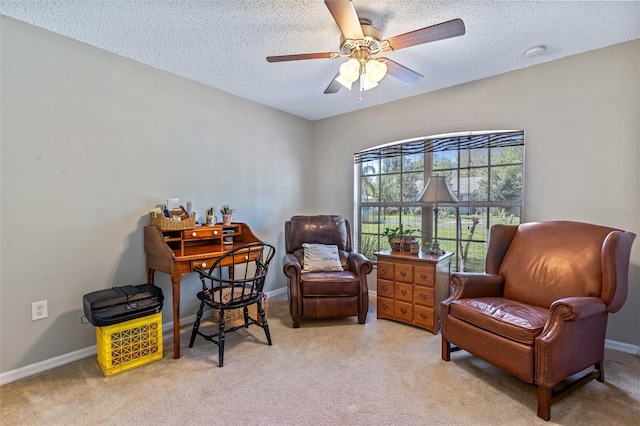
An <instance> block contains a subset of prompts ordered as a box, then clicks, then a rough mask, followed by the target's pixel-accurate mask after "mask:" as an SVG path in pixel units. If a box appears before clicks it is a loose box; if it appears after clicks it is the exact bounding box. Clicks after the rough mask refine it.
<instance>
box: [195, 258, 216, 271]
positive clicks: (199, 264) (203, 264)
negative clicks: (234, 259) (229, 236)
mask: <svg viewBox="0 0 640 426" xmlns="http://www.w3.org/2000/svg"><path fill="white" fill-rule="evenodd" d="M215 261H216V258H215V257H214V258H212V259H202V260H194V261H192V262H191V270H192V271H193V270H194V269H195V268H200V269H204V270H205V271H208V270H209V268H211V265H213V262H215Z"/></svg>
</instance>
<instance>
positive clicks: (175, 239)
mask: <svg viewBox="0 0 640 426" xmlns="http://www.w3.org/2000/svg"><path fill="white" fill-rule="evenodd" d="M231 240H232V242H231ZM256 241H260V239H258V237H256V236H255V235H254V234H253V232H252V231H251V228H249V226H248V225H247V224H246V223H239V222H234V223H232V224H230V225H223V224H221V223H217V224H216V225H215V226H200V227H196V228H193V229H186V230H182V231H161V230H160V229H159V228H157V227H155V226H146V227H145V228H144V252H145V254H146V257H147V280H148V282H149V283H151V284H153V283H154V273H155V271H160V272H164V273H167V274H169V275H170V276H171V288H172V295H173V357H174V358H180V281H181V280H182V274H188V273H191V272H193V268H195V267H201V268H207V267H208V266H207V265H211V264H212V263H213V262H214V261H215V260H216V259H217V258H218V257H220V256H222V255H223V254H224V253H226V252H227V251H229V250H231V249H233V248H234V247H238V246H240V245H243V244H248V243H252V242H256ZM237 261H238V259H236V262H237Z"/></svg>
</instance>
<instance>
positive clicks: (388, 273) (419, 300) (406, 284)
mask: <svg viewBox="0 0 640 426" xmlns="http://www.w3.org/2000/svg"><path fill="white" fill-rule="evenodd" d="M452 255H453V253H445V254H444V255H442V256H436V255H430V254H426V253H423V252H420V253H418V254H408V253H406V252H399V251H391V250H385V251H382V252H379V253H376V256H377V258H378V281H377V287H378V288H377V294H378V300H377V308H378V309H377V312H378V314H377V316H378V318H387V319H392V320H396V321H401V322H404V323H407V324H412V325H415V326H416V327H421V328H424V329H427V330H429V331H431V332H433V334H437V333H438V330H439V329H440V302H441V301H442V300H444V299H445V298H447V297H448V296H449V271H450V266H451V256H452Z"/></svg>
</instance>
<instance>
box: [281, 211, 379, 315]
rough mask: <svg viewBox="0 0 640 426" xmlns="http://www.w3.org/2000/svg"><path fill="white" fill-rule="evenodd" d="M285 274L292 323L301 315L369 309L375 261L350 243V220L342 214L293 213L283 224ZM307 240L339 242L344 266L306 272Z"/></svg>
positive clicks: (332, 313)
mask: <svg viewBox="0 0 640 426" xmlns="http://www.w3.org/2000/svg"><path fill="white" fill-rule="evenodd" d="M284 237H285V251H286V254H285V255H284V258H283V261H282V263H283V268H284V274H285V275H286V276H287V277H288V278H289V288H288V289H289V311H290V313H291V319H292V320H293V327H294V328H298V327H300V320H302V319H317V318H340V317H350V316H356V315H357V316H358V323H360V324H364V323H365V321H366V319H367V313H368V311H369V287H368V285H367V274H369V273H370V272H371V271H372V270H373V264H372V263H371V261H369V260H368V259H367V258H366V257H365V256H364V255H362V254H360V253H357V252H354V251H353V249H352V246H351V228H350V226H349V221H348V220H346V219H344V218H343V217H342V216H335V215H319V216H293V217H292V218H291V219H290V220H288V221H287V222H286V223H285V225H284ZM305 243H316V244H326V245H336V246H338V253H339V257H340V264H341V267H342V270H340V271H330V272H324V271H323V272H304V271H303V267H304V248H303V246H302V245H303V244H305Z"/></svg>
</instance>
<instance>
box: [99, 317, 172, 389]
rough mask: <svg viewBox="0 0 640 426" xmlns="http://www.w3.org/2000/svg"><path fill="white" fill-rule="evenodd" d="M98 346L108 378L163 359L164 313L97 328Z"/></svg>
mask: <svg viewBox="0 0 640 426" xmlns="http://www.w3.org/2000/svg"><path fill="white" fill-rule="evenodd" d="M96 343H97V347H98V349H97V351H98V364H100V368H101V369H102V374H104V375H105V376H107V377H108V376H112V375H114V374H116V373H121V372H123V371H127V370H131V369H132V368H134V367H138V366H140V365H144V364H148V363H150V362H152V361H157V360H159V359H162V312H158V313H157V314H153V315H147V316H145V317H142V318H137V319H133V320H130V321H124V322H121V323H118V324H113V325H108V326H106V327H96Z"/></svg>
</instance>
